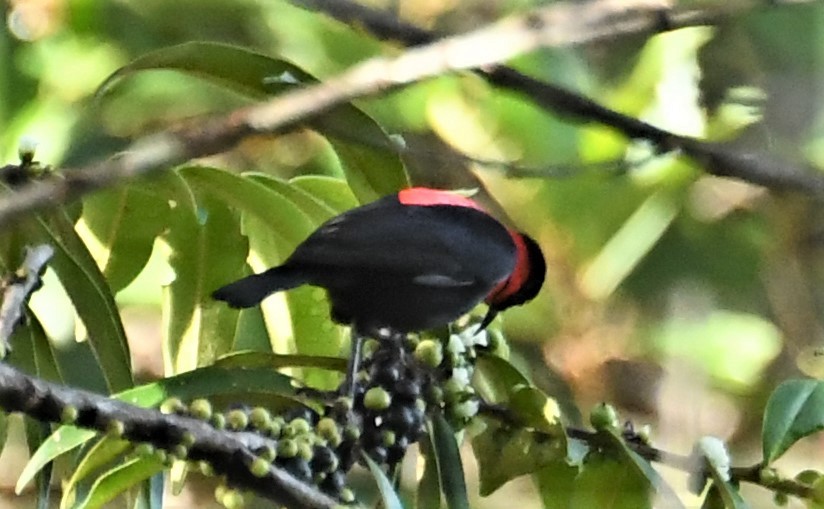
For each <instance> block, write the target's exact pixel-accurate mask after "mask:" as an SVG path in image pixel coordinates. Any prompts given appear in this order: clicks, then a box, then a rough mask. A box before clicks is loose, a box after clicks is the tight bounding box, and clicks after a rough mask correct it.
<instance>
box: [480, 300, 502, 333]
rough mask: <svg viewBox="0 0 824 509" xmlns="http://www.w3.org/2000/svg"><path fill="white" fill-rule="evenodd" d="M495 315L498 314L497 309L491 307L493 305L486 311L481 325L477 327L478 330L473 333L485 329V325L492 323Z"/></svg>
mask: <svg viewBox="0 0 824 509" xmlns="http://www.w3.org/2000/svg"><path fill="white" fill-rule="evenodd" d="M496 316H498V310H497V309H495V308H493V307H490V308H489V311H487V312H486V316H485V317H484V319H483V321H482V322H481V325H480V326H479V327H478V330H476V331H475V334H477V333H479V332H481V331H482V330H484V329H486V328H487V326H489V324H490V323H492V320H494V319H495V317H496Z"/></svg>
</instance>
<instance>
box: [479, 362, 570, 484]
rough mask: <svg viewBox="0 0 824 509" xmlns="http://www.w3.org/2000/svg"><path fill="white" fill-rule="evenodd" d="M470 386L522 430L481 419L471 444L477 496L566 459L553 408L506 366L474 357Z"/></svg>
mask: <svg viewBox="0 0 824 509" xmlns="http://www.w3.org/2000/svg"><path fill="white" fill-rule="evenodd" d="M472 386H473V387H474V388H475V389H476V390H477V391H478V395H479V396H480V397H481V399H483V400H484V401H487V402H489V403H494V404H498V405H504V406H505V407H506V408H507V409H508V410H509V411H510V412H511V413H512V417H513V418H514V419H517V420H518V421H519V423H520V424H521V425H522V426H521V427H519V428H514V427H505V426H502V425H501V424H500V423H499V422H497V421H493V420H491V419H487V420H486V422H487V428H486V429H485V430H484V431H483V433H481V434H480V435H478V436H477V437H475V438H474V439H473V440H472V449H473V451H474V452H475V458H476V459H477V460H478V467H479V470H480V481H481V482H480V484H481V486H480V491H481V495H483V496H486V495H488V494H490V493H492V492H494V491H495V490H497V489H498V488H499V487H501V486H502V485H503V484H504V483H506V482H508V481H510V480H512V479H514V478H516V477H519V476H521V475H524V474H531V473H534V472H537V471H538V470H540V469H543V468H544V467H546V466H548V465H552V464H554V463H555V462H557V461H559V460H562V459H563V458H566V456H567V440H566V433H565V431H564V428H563V426H562V424H561V421H560V412H559V409H558V405H557V403H556V402H555V400H554V399H552V398H550V397H548V396H547V395H546V394H544V393H543V392H541V391H540V390H538V389H536V388H535V387H532V386H530V385H529V381H528V380H527V378H526V377H525V376H524V375H522V374H521V373H520V372H519V371H518V370H517V369H516V368H515V366H513V365H512V364H510V362H509V361H507V360H505V359H502V358H500V357H497V356H494V355H482V356H480V357H478V360H477V364H476V367H475V374H474V375H473V377H472Z"/></svg>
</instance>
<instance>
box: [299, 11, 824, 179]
mask: <svg viewBox="0 0 824 509" xmlns="http://www.w3.org/2000/svg"><path fill="white" fill-rule="evenodd" d="M293 1H294V2H295V3H298V4H300V5H303V6H305V7H308V8H311V9H317V10H319V11H321V12H324V13H326V14H328V15H329V16H331V17H333V18H335V19H337V20H338V21H341V22H342V23H346V24H349V25H357V26H362V27H364V28H366V29H367V30H369V31H370V32H371V33H372V34H373V35H375V36H376V37H378V38H380V39H382V40H392V41H399V42H401V43H403V44H405V45H407V46H418V45H422V44H431V43H433V42H434V41H436V40H437V39H438V36H437V34H435V33H433V32H430V31H427V30H424V29H422V28H419V27H416V26H414V25H411V24H408V23H404V22H403V21H400V20H398V19H397V18H396V17H394V16H391V15H389V14H388V13H384V12H381V11H377V10H374V9H372V8H369V7H366V6H363V5H360V4H358V3H357V2H354V1H352V0H293ZM814 1H815V0H773V1H763V0H761V1H757V0H743V1H736V2H719V3H717V4H714V5H713V4H701V5H700V6H687V7H673V6H672V5H670V4H669V3H668V2H663V1H658V2H656V1H644V0H641V1H634V2H629V1H626V2H623V3H621V2H608V1H603V2H591V3H590V7H593V8H602V7H599V5H607V4H613V5H612V7H613V8H614V7H615V4H620V5H621V6H622V8H623V9H625V10H624V11H623V12H616V13H614V16H613V15H605V16H604V17H603V18H601V19H602V20H603V23H602V25H600V26H597V23H598V19H593V20H592V22H591V23H592V25H591V26H590V25H589V24H587V26H589V28H590V30H589V31H588V32H586V33H581V34H578V37H577V38H576V40H575V41H573V40H572V39H570V40H568V41H567V43H566V44H560V45H558V46H568V45H574V44H582V43H592V42H597V41H599V40H606V39H615V38H618V37H619V36H621V35H628V34H639V33H646V34H650V35H652V34H656V33H660V32H665V31H670V30H675V29H678V28H685V27H689V26H700V25H717V24H720V23H724V22H726V21H729V20H731V19H733V18H734V17H735V16H736V15H739V14H741V13H743V12H747V11H752V10H756V9H758V8H766V7H769V8H775V7H778V6H780V5H784V6H789V5H797V4H801V3H812V2H814ZM554 8H555V6H552V7H549V8H546V9H545V10H542V12H544V13H546V12H548V11H549V10H550V9H554ZM529 16H530V15H529V14H528V15H527V19H533V18H530V17H529ZM535 19H538V20H543V21H542V22H546V21H545V19H544V18H543V17H541V16H538V17H537V18H535ZM553 30H554V27H553ZM545 45H546V46H555V45H553V44H545ZM477 72H478V74H479V75H481V76H482V77H484V78H485V79H487V80H488V81H489V82H490V83H492V84H494V85H497V86H500V87H503V88H507V89H510V90H514V91H517V92H520V93H522V94H523V95H525V96H526V97H527V98H529V99H530V100H532V101H533V102H535V104H537V105H538V106H540V107H541V108H544V109H546V110H548V111H550V112H553V113H556V114H558V115H561V116H563V117H567V118H570V119H578V120H580V121H594V122H598V123H600V124H603V125H606V126H609V127H612V128H614V129H616V130H617V131H618V132H620V133H622V134H624V135H625V136H627V137H628V138H631V139H644V140H648V141H650V142H652V143H653V144H655V145H656V146H657V147H658V149H659V150H660V151H661V152H669V151H673V150H680V151H682V152H683V153H684V154H686V155H688V156H690V157H692V158H693V159H695V160H696V161H697V162H698V163H700V164H701V165H703V166H704V169H705V171H707V172H708V173H711V174H713V175H717V176H722V177H732V178H738V179H741V180H744V181H747V182H750V183H753V184H759V185H763V186H765V187H769V188H772V189H790V190H795V191H800V192H805V193H809V194H816V195H818V194H824V176H822V175H821V173H820V170H819V169H818V168H815V167H813V166H811V165H805V164H798V163H795V162H792V161H785V160H781V159H779V158H777V157H775V156H772V155H770V154H768V153H766V152H756V151H742V150H741V149H740V148H733V147H731V146H729V145H728V144H724V143H713V142H707V141H702V140H698V139H696V138H691V137H688V136H681V135H676V134H674V133H671V132H669V131H666V130H664V129H660V128H658V127H656V126H654V125H652V124H649V123H647V122H644V121H642V120H639V119H637V118H634V117H631V116H629V115H625V114H623V113H620V112H618V111H615V110H612V109H610V108H607V107H605V106H603V105H601V104H599V103H597V102H596V101H594V100H592V99H589V98H587V97H585V96H583V95H581V94H577V93H575V92H572V91H570V90H567V89H565V88H563V87H561V86H558V85H554V84H551V83H547V82H544V81H541V80H538V79H536V78H533V77H530V76H527V75H525V74H523V73H521V72H519V71H517V70H515V69H513V68H511V67H506V66H501V65H499V66H491V67H482V68H480V69H479V70H478V71H477Z"/></svg>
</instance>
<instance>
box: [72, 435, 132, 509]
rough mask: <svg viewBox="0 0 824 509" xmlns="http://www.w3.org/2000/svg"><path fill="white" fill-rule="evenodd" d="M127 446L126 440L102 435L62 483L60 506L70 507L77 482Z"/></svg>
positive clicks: (73, 501) (100, 467) (111, 460)
mask: <svg viewBox="0 0 824 509" xmlns="http://www.w3.org/2000/svg"><path fill="white" fill-rule="evenodd" d="M129 448H131V444H130V443H129V442H127V441H126V440H120V439H116V438H111V437H103V438H101V439H100V440H98V441H97V443H96V444H94V445H93V446H92V447H91V449H89V451H88V452H87V453H86V455H85V456H83V458H82V459H81V460H80V462H79V463H78V464H77V467H76V468H75V469H74V472H73V473H72V475H71V477H70V478H69V480H68V482H66V484H65V485H64V487H63V497H62V499H61V500H60V508H61V509H68V508H70V507H72V506H73V505H74V503H75V502H76V495H77V489H78V484H79V483H80V482H81V481H82V480H83V479H85V478H86V477H88V476H89V475H91V474H93V473H95V472H97V471H99V470H100V469H102V468H103V467H105V466H106V465H109V464H110V463H112V462H113V461H114V460H115V459H117V458H119V457H120V456H121V455H122V454H123V453H124V452H125V451H127V450H128V449H129Z"/></svg>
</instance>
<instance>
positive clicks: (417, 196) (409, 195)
mask: <svg viewBox="0 0 824 509" xmlns="http://www.w3.org/2000/svg"><path fill="white" fill-rule="evenodd" d="M398 201H400V202H401V203H403V204H404V205H421V206H424V207H427V206H432V205H451V206H453V207H468V208H472V209H476V210H480V211H482V212H486V211H485V210H484V209H483V208H482V207H481V206H480V205H478V204H477V203H475V202H474V201H473V200H470V199H469V198H466V197H464V196H461V195H458V194H455V193H450V192H449V191H441V190H440V189H429V188H427V187H410V188H409V189H404V190H403V191H401V192H399V193H398Z"/></svg>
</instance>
